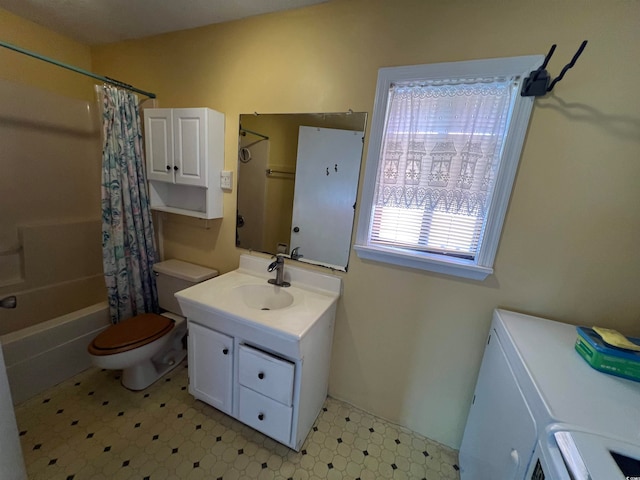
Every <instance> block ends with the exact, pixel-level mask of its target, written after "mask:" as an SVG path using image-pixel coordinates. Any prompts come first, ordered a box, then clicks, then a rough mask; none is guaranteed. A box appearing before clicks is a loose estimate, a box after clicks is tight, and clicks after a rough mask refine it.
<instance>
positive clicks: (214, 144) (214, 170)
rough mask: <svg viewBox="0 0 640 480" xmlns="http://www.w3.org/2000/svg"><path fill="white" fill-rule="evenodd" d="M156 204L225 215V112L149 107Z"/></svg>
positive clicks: (191, 212)
mask: <svg viewBox="0 0 640 480" xmlns="http://www.w3.org/2000/svg"><path fill="white" fill-rule="evenodd" d="M143 115H144V125H145V146H146V149H145V153H146V158H147V178H148V180H149V190H150V197H151V208H152V209H155V210H161V211H166V212H171V213H178V214H182V215H189V216H195V217H199V218H221V217H222V190H221V188H220V171H221V170H222V168H223V165H224V115H223V114H222V113H220V112H216V111H215V110H212V109H210V108H147V109H145V110H144V111H143Z"/></svg>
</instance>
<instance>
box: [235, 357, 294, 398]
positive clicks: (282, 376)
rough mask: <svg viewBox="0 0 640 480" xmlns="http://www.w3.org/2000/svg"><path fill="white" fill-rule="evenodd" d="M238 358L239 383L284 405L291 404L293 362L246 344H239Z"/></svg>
mask: <svg viewBox="0 0 640 480" xmlns="http://www.w3.org/2000/svg"><path fill="white" fill-rule="evenodd" d="M239 360H240V365H239V379H240V384H241V385H244V386H245V387H249V388H251V389H252V390H255V391H256V392H258V393H261V394H263V395H266V396H267V397H270V398H273V399H274V400H277V401H278V402H280V403H283V404H284V405H291V404H292V398H293V373H294V370H295V366H294V364H293V363H291V362H287V361H286V360H282V359H280V358H277V357H274V356H272V355H269V354H267V353H264V352H261V351H260V350H256V349H255V348H251V347H248V346H246V345H241V346H240V355H239Z"/></svg>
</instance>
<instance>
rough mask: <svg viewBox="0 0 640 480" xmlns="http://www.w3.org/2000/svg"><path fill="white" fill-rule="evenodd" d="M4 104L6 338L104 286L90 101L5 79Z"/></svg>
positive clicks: (2, 315) (1, 182)
mask: <svg viewBox="0 0 640 480" xmlns="http://www.w3.org/2000/svg"><path fill="white" fill-rule="evenodd" d="M1 18H2V17H1V16H0V19H1ZM16 55H19V54H16ZM1 57H2V55H0V58H1ZM35 61H36V60H34V62H35ZM3 65H4V64H3ZM12 67H13V65H11V64H9V65H8V66H7V68H12ZM2 72H4V69H2ZM0 104H1V105H2V109H1V111H0V144H1V145H2V155H1V158H0V166H1V167H2V171H3V172H4V174H3V175H1V176H0V296H1V297H5V296H9V295H15V296H16V297H17V308H15V309H12V310H7V309H1V310H0V335H3V334H6V333H9V332H12V331H16V330H20V329H23V328H27V327H29V326H32V325H35V324H37V323H39V322H43V321H47V320H49V319H51V318H56V317H59V316H61V315H65V314H67V313H69V312H72V311H75V310H79V309H82V308H85V307H87V306H89V305H93V304H95V303H97V302H101V301H104V299H105V287H104V278H103V276H102V264H101V252H100V181H99V179H100V129H99V127H98V121H97V117H96V116H95V115H96V110H95V106H94V104H92V103H90V102H87V101H83V100H78V99H74V98H69V97H65V96H62V95H57V94H55V93H52V92H48V91H46V90H44V89H40V88H35V87H31V86H28V85H24V84H22V85H21V84H17V83H13V82H10V81H6V80H2V79H0Z"/></svg>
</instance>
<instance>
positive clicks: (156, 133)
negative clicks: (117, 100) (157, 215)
mask: <svg viewBox="0 0 640 480" xmlns="http://www.w3.org/2000/svg"><path fill="white" fill-rule="evenodd" d="M143 115H144V134H145V140H146V143H145V145H146V152H145V154H146V157H147V178H148V179H149V180H159V181H161V182H173V178H174V175H173V133H172V132H173V126H172V124H171V109H170V108H149V109H146V110H144V111H143Z"/></svg>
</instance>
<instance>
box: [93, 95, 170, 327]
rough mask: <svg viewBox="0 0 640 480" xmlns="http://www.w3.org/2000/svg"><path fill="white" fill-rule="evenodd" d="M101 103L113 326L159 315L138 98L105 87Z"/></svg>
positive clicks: (105, 243)
mask: <svg viewBox="0 0 640 480" xmlns="http://www.w3.org/2000/svg"><path fill="white" fill-rule="evenodd" d="M99 93H100V96H101V100H102V133H103V144H102V259H103V265H104V276H105V283H106V285H107V291H108V292H107V293H108V299H109V309H110V313H111V321H112V322H113V323H118V322H119V321H121V320H125V319H127V318H129V317H132V316H134V315H137V314H139V313H145V312H157V311H158V294H157V290H156V284H155V277H154V275H153V264H154V262H155V258H156V253H155V252H156V251H155V245H154V232H153V224H152V223H151V210H150V208H149V196H148V192H147V184H146V181H145V175H144V152H143V146H142V134H141V129H140V113H139V107H138V97H137V96H136V95H134V94H133V93H131V92H129V91H126V90H122V89H119V88H115V87H111V86H108V85H105V86H103V87H100V88H99Z"/></svg>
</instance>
